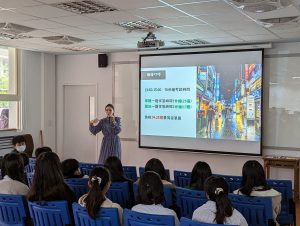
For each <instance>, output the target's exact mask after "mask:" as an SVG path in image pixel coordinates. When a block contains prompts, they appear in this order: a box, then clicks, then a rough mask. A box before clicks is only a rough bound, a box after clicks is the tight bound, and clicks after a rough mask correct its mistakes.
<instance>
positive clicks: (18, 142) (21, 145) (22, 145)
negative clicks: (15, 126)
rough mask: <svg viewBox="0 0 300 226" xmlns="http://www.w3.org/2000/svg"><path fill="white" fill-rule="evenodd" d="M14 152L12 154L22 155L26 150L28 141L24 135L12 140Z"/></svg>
mask: <svg viewBox="0 0 300 226" xmlns="http://www.w3.org/2000/svg"><path fill="white" fill-rule="evenodd" d="M12 145H13V148H14V149H13V150H12V151H11V153H20V152H24V151H25V150H26V140H25V137H24V136H23V135H19V136H15V137H14V138H13V139H12Z"/></svg>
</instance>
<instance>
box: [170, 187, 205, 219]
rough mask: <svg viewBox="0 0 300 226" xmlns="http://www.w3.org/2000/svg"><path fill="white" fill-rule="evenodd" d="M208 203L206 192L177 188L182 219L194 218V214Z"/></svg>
mask: <svg viewBox="0 0 300 226" xmlns="http://www.w3.org/2000/svg"><path fill="white" fill-rule="evenodd" d="M206 202H207V198H206V195H205V192H204V191H197V190H191V189H186V188H180V187H176V205H177V206H178V207H179V209H180V213H181V216H182V217H187V218H192V216H193V212H194V211H195V209H197V208H198V207H199V206H202V205H203V204H204V203H206Z"/></svg>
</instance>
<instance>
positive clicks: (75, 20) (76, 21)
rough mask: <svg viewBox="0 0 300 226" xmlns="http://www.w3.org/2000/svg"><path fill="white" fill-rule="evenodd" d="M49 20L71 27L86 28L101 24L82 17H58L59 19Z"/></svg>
mask: <svg viewBox="0 0 300 226" xmlns="http://www.w3.org/2000/svg"><path fill="white" fill-rule="evenodd" d="M49 20H50V21H55V22H58V23H61V24H66V25H69V26H85V25H95V24H99V21H97V20H94V19H91V18H88V17H85V16H81V15H76V16H66V17H57V18H51V19H49Z"/></svg>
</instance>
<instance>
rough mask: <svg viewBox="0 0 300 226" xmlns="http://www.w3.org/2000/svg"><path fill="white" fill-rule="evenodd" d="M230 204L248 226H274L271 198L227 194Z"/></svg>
mask: <svg viewBox="0 0 300 226" xmlns="http://www.w3.org/2000/svg"><path fill="white" fill-rule="evenodd" d="M229 198H230V200H231V203H232V205H233V207H234V208H235V209H237V210H238V211H239V212H240V213H241V214H242V215H243V216H244V217H245V219H246V220H247V222H248V225H249V226H268V225H269V226H270V225H274V221H273V213H272V198H271V197H254V196H244V195H235V194H229Z"/></svg>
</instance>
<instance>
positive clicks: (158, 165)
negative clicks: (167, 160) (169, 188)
mask: <svg viewBox="0 0 300 226" xmlns="http://www.w3.org/2000/svg"><path fill="white" fill-rule="evenodd" d="M147 171H154V172H156V173H157V174H158V175H159V176H160V178H161V179H162V180H169V178H168V176H167V174H166V170H165V167H164V165H163V164H162V162H161V161H160V160H159V159H156V158H152V159H150V160H149V161H148V162H147V163H146V166H145V172H147Z"/></svg>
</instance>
